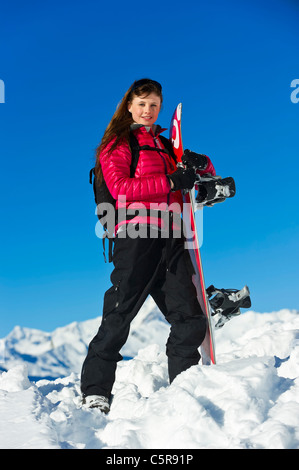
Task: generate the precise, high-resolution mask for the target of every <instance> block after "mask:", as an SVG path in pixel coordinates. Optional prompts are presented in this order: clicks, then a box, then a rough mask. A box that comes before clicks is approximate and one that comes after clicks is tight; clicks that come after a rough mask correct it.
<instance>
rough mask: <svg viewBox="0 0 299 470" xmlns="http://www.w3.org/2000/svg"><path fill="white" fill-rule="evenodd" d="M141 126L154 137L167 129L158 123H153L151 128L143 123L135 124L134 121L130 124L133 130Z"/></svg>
mask: <svg viewBox="0 0 299 470" xmlns="http://www.w3.org/2000/svg"><path fill="white" fill-rule="evenodd" d="M141 127H144V129H145V130H146V131H147V132H152V133H153V135H154V137H156V136H158V135H159V134H161V133H162V132H164V131H166V130H167V129H166V128H162V127H161V126H159V124H154V125H153V128H151V127H150V126H144V125H143V124H137V123H136V122H134V123H133V124H131V126H130V128H131V130H132V131H134V130H136V129H140V128H141Z"/></svg>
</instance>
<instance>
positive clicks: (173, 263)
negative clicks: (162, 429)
mask: <svg viewBox="0 0 299 470" xmlns="http://www.w3.org/2000/svg"><path fill="white" fill-rule="evenodd" d="M169 242H170V241H169ZM170 243H171V244H172V246H171V247H170V259H169V269H168V270H167V271H166V275H165V277H164V279H163V278H159V279H157V281H156V283H155V284H154V286H153V288H152V290H151V295H152V297H153V299H154V300H155V302H156V303H157V305H158V307H159V308H160V310H161V311H162V313H163V314H164V315H165V317H166V319H167V321H168V322H169V323H170V325H171V329H170V335H169V338H168V341H167V345H166V354H167V356H168V370H169V380H170V382H172V381H173V380H174V378H175V377H176V376H177V375H178V374H179V373H181V372H182V371H184V370H186V369H188V368H189V367H191V366H192V365H196V364H198V362H199V359H200V354H199V352H198V348H199V346H200V345H201V343H202V341H203V340H204V338H205V333H206V327H207V323H206V317H205V315H204V313H203V311H202V309H201V307H200V304H199V302H198V299H197V294H196V288H195V286H194V284H193V282H192V274H193V267H192V262H191V259H190V256H189V252H188V250H186V249H184V240H183V239H173V240H172V241H171V242H170Z"/></svg>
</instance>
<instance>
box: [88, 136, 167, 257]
mask: <svg viewBox="0 0 299 470" xmlns="http://www.w3.org/2000/svg"><path fill="white" fill-rule="evenodd" d="M159 138H160V140H161V142H162V143H163V145H164V147H165V148H164V149H160V148H159V147H150V146H149V145H139V143H138V140H137V138H136V137H135V135H134V134H133V132H130V147H131V150H132V161H131V165H130V178H134V175H135V171H136V168H137V164H138V160H139V152H140V150H152V151H156V152H161V153H166V154H168V155H170V156H171V157H172V158H173V160H174V162H175V165H176V156H175V153H174V151H173V147H172V144H171V142H170V141H169V140H168V139H167V138H166V137H164V136H161V135H160V136H159ZM89 182H90V184H92V185H93V192H94V200H95V203H96V205H97V206H98V205H99V204H101V205H102V206H101V211H100V212H98V211H97V216H98V219H99V221H100V222H101V224H102V225H103V228H104V235H103V248H104V257H105V261H106V256H105V239H106V238H107V237H108V238H109V262H110V261H111V257H112V242H113V233H112V231H109V226H110V224H108V223H107V219H108V220H109V217H110V216H111V217H117V214H116V211H115V206H116V200H115V199H114V197H112V195H111V193H110V191H109V189H108V187H107V185H106V182H105V180H102V182H100V181H99V180H98V178H97V177H96V175H95V168H92V169H91V170H90V172H89ZM104 204H107V209H105V205H104ZM108 204H110V205H111V206H113V211H111V212H112V213H111V214H110V213H109V208H110V209H111V206H110V205H109V206H108ZM131 217H132V218H133V217H135V216H131ZM116 223H117V222H116V220H115V219H113V223H112V224H111V226H113V227H114V226H115V225H116Z"/></svg>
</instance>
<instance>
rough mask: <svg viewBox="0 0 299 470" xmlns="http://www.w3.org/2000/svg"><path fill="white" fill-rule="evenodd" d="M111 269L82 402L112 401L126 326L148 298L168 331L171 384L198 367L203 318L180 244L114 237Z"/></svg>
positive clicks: (173, 240) (87, 365)
mask: <svg viewBox="0 0 299 470" xmlns="http://www.w3.org/2000/svg"><path fill="white" fill-rule="evenodd" d="M113 263H114V270H113V271H112V274H111V282H112V287H110V288H109V289H108V290H107V291H106V293H105V296H104V305H103V316H102V323H101V326H100V328H99V330H98V333H97V334H96V336H95V337H94V338H93V340H92V341H91V343H90V345H89V348H88V353H87V356H86V359H85V361H84V363H83V367H82V374H81V391H82V393H83V395H85V396H87V395H104V396H106V397H108V398H109V397H110V394H111V390H112V387H113V384H114V380H115V370H116V365H117V361H120V360H122V356H121V355H120V350H121V348H122V347H123V345H124V344H125V342H126V341H127V338H128V335H129V330H130V323H131V321H132V320H133V318H134V317H135V316H136V314H137V313H138V311H139V309H140V308H141V307H142V305H143V303H144V301H145V300H146V298H147V296H148V295H151V296H152V298H153V299H154V301H155V303H156V304H157V306H158V307H159V309H160V310H161V312H162V313H163V314H164V316H165V318H166V320H167V321H168V322H169V323H170V325H171V328H170V335H169V338H168V341H167V344H166V354H167V357H168V371H169V380H170V383H171V382H172V381H173V379H174V378H175V377H176V376H177V375H178V374H179V373H180V372H182V371H184V370H186V369H188V368H189V367H191V366H192V365H196V364H198V362H199V359H200V354H199V352H198V348H199V346H200V344H201V343H202V341H203V340H204V337H205V333H206V317H205V315H204V313H203V311H202V309H201V307H200V305H199V302H198V300H197V296H196V289H195V287H194V285H193V283H192V273H193V267H192V263H191V259H190V256H189V252H188V250H187V249H185V248H184V239H183V238H169V239H163V238H161V236H159V237H158V238H135V239H132V238H129V237H128V236H127V237H126V238H120V237H116V239H115V245H114V252H113Z"/></svg>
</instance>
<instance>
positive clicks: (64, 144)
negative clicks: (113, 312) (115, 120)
mask: <svg viewBox="0 0 299 470" xmlns="http://www.w3.org/2000/svg"><path fill="white" fill-rule="evenodd" d="M298 24H299V5H298V2H295V1H291V0H289V1H288V0H272V1H264V0H258V1H255V0H243V1H239V0H228V1H225V2H224V1H223V0H209V1H208V2H207V1H202V0H192V1H190V0H186V1H180V2H178V1H176V0H172V1H168V0H167V1H162V2H154V3H153V2H140V1H138V2H135V1H131V2H123V1H119V2H104V1H102V0H98V1H95V0H85V1H84V2H83V1H76V0H75V1H74V0H72V1H69V0H67V1H66V0H59V1H57V0H52V1H51V2H50V1H43V2H38V1H32V0H31V1H30V0H29V1H27V2H24V1H20V0H19V1H14V0H12V1H10V2H5V3H3V4H2V5H1V29H0V50H1V55H0V58H1V62H0V79H1V80H3V81H4V83H5V103H2V104H0V122H1V126H0V153H1V175H0V178H1V184H0V192H1V194H0V209H1V232H0V237H1V241H0V263H1V265H0V281H1V286H0V295H1V299H0V302H1V303H0V315H1V322H0V337H3V336H6V335H7V334H8V333H9V331H11V329H12V328H13V327H14V326H15V325H17V324H18V325H22V326H28V327H31V328H39V329H43V330H46V331H51V330H53V329H54V328H56V327H58V326H64V325H66V324H68V323H70V322H72V321H74V320H77V321H83V320H86V319H89V318H94V317H96V316H98V315H99V314H100V313H101V309H102V298H103V294H104V291H105V290H106V289H107V288H108V287H109V274H110V272H111V268H112V266H111V265H108V264H107V265H105V264H104V262H103V257H102V245H101V241H100V240H99V239H98V238H97V237H96V236H95V231H94V229H95V224H96V221H97V219H96V216H95V215H94V203H93V196H92V193H91V186H90V185H89V183H88V172H89V169H90V168H91V166H92V165H93V161H94V149H95V147H96V146H97V144H98V142H99V141H100V139H101V136H102V134H103V132H104V129H105V127H106V125H107V124H108V122H109V120H110V118H111V116H112V114H113V112H114V110H115V107H116V106H117V103H118V102H119V101H120V99H121V98H122V96H123V94H124V92H125V91H126V89H127V88H128V87H129V86H130V84H131V83H132V82H133V80H135V79H136V78H137V79H138V78H142V77H144V76H149V77H152V78H153V79H155V80H158V81H160V82H161V83H162V85H163V89H164V106H163V111H162V112H161V114H160V116H159V123H160V124H161V125H162V126H165V127H168V126H169V121H170V117H171V115H172V113H173V110H174V108H175V107H176V105H177V104H178V103H179V102H182V103H183V124H182V127H183V138H184V145H185V147H186V148H191V149H192V150H195V151H198V152H201V153H206V154H207V155H209V156H210V157H211V159H212V161H213V163H214V165H215V167H216V170H217V173H218V174H220V175H221V176H223V177H225V176H233V177H234V178H235V180H236V185H237V194H236V197H235V198H234V199H231V200H229V201H226V202H225V203H223V204H219V205H218V206H215V207H213V208H207V209H205V211H204V240H203V247H202V256H203V262H204V270H205V278H206V284H207V285H209V284H212V283H213V284H214V285H216V286H218V287H233V288H241V287H243V285H244V284H248V286H249V287H250V289H251V293H252V301H253V306H252V308H253V309H254V310H256V311H260V312H265V311H273V310H278V309H281V308H298V307H299V306H298V293H297V292H298V263H299V257H298V242H297V240H298V234H299V223H298V170H299V165H298V157H299V103H297V104H296V103H292V101H291V99H290V95H291V92H292V91H293V90H292V89H291V87H290V84H291V82H292V80H294V79H299V65H298V64H299V62H298V57H299V30H298Z"/></svg>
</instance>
